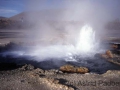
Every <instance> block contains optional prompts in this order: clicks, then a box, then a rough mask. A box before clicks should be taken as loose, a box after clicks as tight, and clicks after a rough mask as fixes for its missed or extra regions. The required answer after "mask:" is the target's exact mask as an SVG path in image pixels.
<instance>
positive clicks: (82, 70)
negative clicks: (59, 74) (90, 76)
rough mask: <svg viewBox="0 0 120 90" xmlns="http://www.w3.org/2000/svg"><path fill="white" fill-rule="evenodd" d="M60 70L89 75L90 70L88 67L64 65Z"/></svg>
mask: <svg viewBox="0 0 120 90" xmlns="http://www.w3.org/2000/svg"><path fill="white" fill-rule="evenodd" d="M60 70H61V71H63V72H70V73H88V72H89V70H88V68H86V67H76V66H72V65H64V66H61V67H60Z"/></svg>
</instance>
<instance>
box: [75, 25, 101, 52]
mask: <svg viewBox="0 0 120 90" xmlns="http://www.w3.org/2000/svg"><path fill="white" fill-rule="evenodd" d="M98 46H99V45H98V41H96V39H95V31H93V29H92V27H90V26H89V25H85V26H83V27H82V28H81V30H80V33H79V36H78V40H77V45H76V50H77V51H78V52H79V53H80V54H82V53H83V54H89V53H92V52H94V53H95V52H96V49H97V48H98Z"/></svg>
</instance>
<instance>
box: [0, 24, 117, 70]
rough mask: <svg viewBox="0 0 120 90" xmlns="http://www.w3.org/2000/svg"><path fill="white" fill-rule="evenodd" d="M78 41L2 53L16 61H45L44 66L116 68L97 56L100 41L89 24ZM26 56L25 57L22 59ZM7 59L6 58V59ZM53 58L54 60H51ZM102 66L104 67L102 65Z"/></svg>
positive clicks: (78, 37)
mask: <svg viewBox="0 0 120 90" xmlns="http://www.w3.org/2000/svg"><path fill="white" fill-rule="evenodd" d="M76 37H77V41H76V44H75V45H72V44H69V45H62V44H54V45H49V46H41V45H38V46H31V47H30V46H29V48H28V49H27V50H25V49H22V48H21V49H19V50H16V49H14V50H11V51H6V52H2V53H0V56H1V55H2V56H3V57H6V56H10V57H12V60H13V59H14V58H15V62H17V63H20V62H25V63H26V61H25V60H27V62H28V61H29V62H30V63H31V62H32V63H31V64H33V61H31V60H34V61H36V62H40V63H42V62H44V63H42V65H39V64H38V66H42V67H43V68H47V69H48V68H52V67H53V68H55V67H60V66H61V65H64V64H66V63H70V64H73V65H77V66H85V67H88V68H89V69H90V70H91V71H93V72H105V71H106V70H109V69H113V68H116V66H114V65H112V64H111V63H109V62H107V61H105V60H103V59H100V58H99V57H95V56H94V55H95V54H96V53H97V52H100V51H101V50H100V49H99V42H98V40H96V39H95V31H94V30H93V29H92V27H90V26H89V25H85V26H83V27H82V28H81V29H80V32H79V35H78V36H76ZM20 58H24V59H20ZM5 60H6V59H5ZM50 60H52V62H50ZM101 66H102V67H101Z"/></svg>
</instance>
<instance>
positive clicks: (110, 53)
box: [106, 50, 113, 58]
mask: <svg viewBox="0 0 120 90" xmlns="http://www.w3.org/2000/svg"><path fill="white" fill-rule="evenodd" d="M106 55H107V56H108V57H109V58H113V54H112V52H111V51H110V50H107V51H106Z"/></svg>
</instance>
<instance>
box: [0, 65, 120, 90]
mask: <svg viewBox="0 0 120 90" xmlns="http://www.w3.org/2000/svg"><path fill="white" fill-rule="evenodd" d="M0 82H1V83H0V90H119V88H120V71H116V70H114V71H110V70H109V71H107V72H106V73H104V74H94V73H86V74H79V73H63V72H62V71H59V70H55V69H51V70H42V69H40V68H37V69H34V67H33V66H31V65H24V66H22V67H19V68H17V69H13V70H6V71H0Z"/></svg>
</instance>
